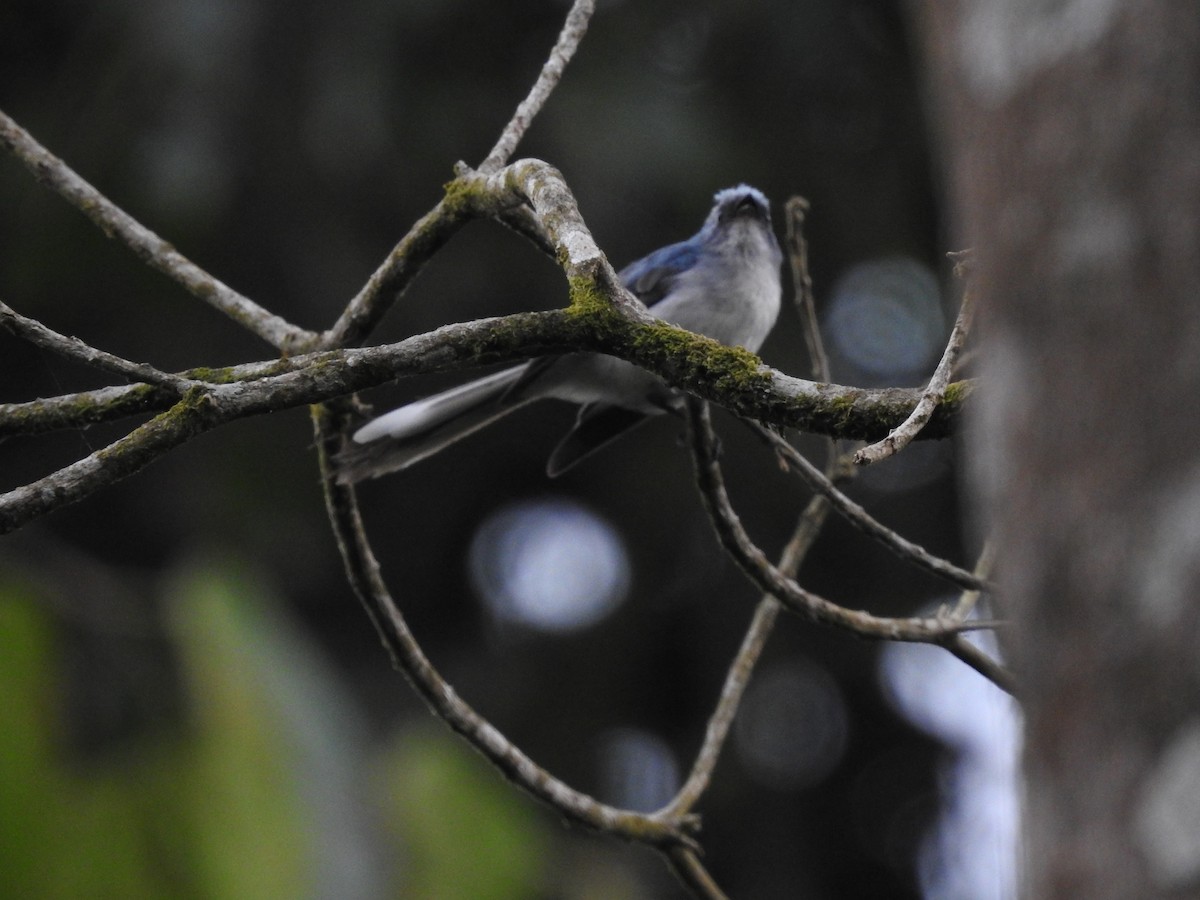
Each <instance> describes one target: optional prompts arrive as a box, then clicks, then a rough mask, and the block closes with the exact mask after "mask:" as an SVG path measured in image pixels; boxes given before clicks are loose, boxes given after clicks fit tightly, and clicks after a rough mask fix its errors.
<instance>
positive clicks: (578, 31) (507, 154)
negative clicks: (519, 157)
mask: <svg viewBox="0 0 1200 900" xmlns="http://www.w3.org/2000/svg"><path fill="white" fill-rule="evenodd" d="M595 6H596V5H595V3H594V0H575V2H574V3H573V4H572V5H571V10H570V12H568V13H567V20H566V22H564V23H563V27H562V31H561V32H560V33H559V35H558V41H557V42H556V43H555V45H554V47H553V49H552V50H551V51H550V55H549V56H548V57H547V58H546V62H545V63H544V64H543V65H542V71H541V74H539V75H538V78H537V81H535V82H534V84H533V87H532V88H530V89H529V94H528V95H527V96H526V97H525V99H524V100H522V101H521V103H520V105H519V106H517V111H516V112H515V113H514V114H513V117H512V119H511V120H510V121H509V123H508V124H507V125H506V126H505V127H504V131H503V132H502V133H501V135H500V139H499V140H498V141H496V146H494V147H492V149H491V151H490V152H489V153H488V155H487V158H486V159H485V160H484V161H483V162H482V163H480V164H479V171H481V172H484V173H490V172H495V171H497V170H498V169H500V167H501V166H503V165H504V164H505V163H507V162H508V160H509V159H510V158H511V157H512V155H513V152H514V151H515V150H516V149H517V144H518V143H520V141H521V138H523V137H524V136H525V132H526V131H527V130H528V129H529V126H530V125H531V124H533V120H534V117H535V116H537V114H538V113H539V112H540V111H541V109H542V106H543V105H545V103H546V101H547V100H548V99H549V98H550V94H551V92H552V91H553V90H554V89H555V88H556V87H557V86H558V82H559V80H560V79H561V78H562V74H563V71H564V70H565V69H566V67H567V63H569V62H570V61H571V57H572V56H574V55H575V51H576V50H577V49H579V43H580V41H582V40H583V36H584V35H585V34H587V27H588V21H589V20H590V19H591V17H592V13H593V12H594V11H595Z"/></svg>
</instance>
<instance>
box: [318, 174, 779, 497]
mask: <svg viewBox="0 0 1200 900" xmlns="http://www.w3.org/2000/svg"><path fill="white" fill-rule="evenodd" d="M782 259H783V254H782V251H781V250H780V248H779V242H778V240H777V239H776V237H775V233H774V231H773V229H772V226H771V209H770V203H769V202H768V201H767V198H766V196H765V195H764V194H763V193H762V192H761V191H759V190H758V189H757V188H753V187H750V186H749V185H746V184H739V185H737V186H736V187H731V188H726V189H724V190H721V191H718V192H717V193H716V194H715V195H714V196H713V206H712V209H711V211H710V212H709V213H708V216H707V218H706V219H705V220H704V224H703V226H702V227H701V228H700V230H699V231H698V232H696V234H694V235H693V236H692V237H690V238H688V239H687V240H685V241H680V242H678V243H675V244H669V245H668V246H665V247H661V248H659V249H658V250H655V251H654V252H652V253H650V254H648V255H647V256H644V257H642V258H641V259H639V260H637V261H635V262H633V263H630V264H629V265H628V266H626V267H625V268H624V269H622V270H621V271H620V272H619V273H618V276H619V278H620V280H621V283H622V284H623V285H624V286H625V288H626V289H628V290H629V291H630V292H631V293H633V294H634V295H635V296H636V297H637V298H638V299H639V300H641V301H642V302H643V303H644V304H645V305H646V306H647V307H648V308H649V310H650V313H651V314H652V315H654V316H655V317H657V318H659V319H661V320H663V321H665V322H668V323H670V324H672V325H677V326H679V327H680V328H685V329H687V330H688V331H693V332H695V333H697V334H702V335H705V336H707V337H710V338H712V339H714V340H716V341H719V342H720V343H722V344H726V345H728V346H731V347H744V348H745V349H747V350H750V351H752V352H757V351H758V349H759V347H760V346H762V343H763V341H764V340H766V338H767V335H768V334H769V333H770V331H771V329H772V328H773V327H774V325H775V320H776V319H777V318H778V315H779V306H780V296H781V293H782V283H781V279H780V265H781V263H782ZM544 398H555V399H559V400H566V401H569V402H572V403H575V404H578V406H579V411H578V415H577V416H576V419H575V423H574V425H573V426H572V427H571V430H570V431H568V432H567V434H566V436H565V437H564V438H563V439H562V440H561V441H560V442H559V444H558V446H557V447H555V448H554V451H553V452H552V453H551V455H550V459H549V461H548V462H547V464H546V474H547V475H548V476H549V477H551V478H554V477H556V476H558V475H561V474H563V473H564V472H566V471H568V470H569V469H571V468H572V467H574V466H575V465H576V464H577V463H579V462H580V461H582V460H583V459H586V458H587V457H589V456H591V455H592V454H593V453H594V452H596V451H597V450H599V449H600V448H601V447H604V446H606V445H608V444H609V443H610V442H612V441H613V440H615V439H616V438H618V437H620V436H621V435H623V434H625V433H626V432H628V431H629V430H630V429H632V428H634V427H636V426H637V425H639V424H641V423H642V422H644V421H646V420H648V419H650V418H652V417H654V416H657V415H661V414H664V413H672V414H675V415H680V414H681V413H682V409H683V395H682V394H681V393H680V392H679V391H678V390H676V389H674V388H671V387H669V386H668V385H667V384H666V383H665V382H664V381H662V379H660V378H659V377H658V376H656V375H654V374H652V373H650V372H647V371H646V370H644V369H640V368H638V367H637V366H636V365H634V364H633V363H630V362H626V361H624V360H621V359H618V358H616V357H614V356H607V355H605V354H601V353H592V352H572V353H563V354H555V355H551V356H543V357H537V358H535V359H532V360H530V361H528V362H525V363H522V364H520V365H517V366H513V367H510V368H507V369H504V370H502V371H500V372H496V373H494V374H491V375H486V376H484V377H482V378H477V379H475V380H473V381H469V382H466V383H465V384H461V385H459V386H457V387H452V388H450V389H449V390H446V391H443V392H441V393H438V394H434V395H432V396H429V397H426V398H424V399H422V400H416V401H414V402H411V403H408V404H406V405H404V406H401V407H399V408H397V409H394V410H392V411H391V412H388V413H385V414H383V415H381V416H379V417H378V418H374V419H371V420H370V421H368V422H367V423H366V424H364V425H362V426H361V427H360V428H358V430H357V431H355V432H354V434H353V437H352V439H351V441H350V443H349V446H348V448H347V449H346V450H344V451H343V452H342V453H340V454H339V455H338V457H337V460H336V463H337V478H338V480H339V481H340V482H342V483H344V484H349V483H354V482H357V481H361V480H364V479H366V478H375V477H378V476H380V475H384V474H387V473H389V472H395V471H399V470H402V469H406V468H408V467H409V466H411V465H412V464H413V463H416V462H418V461H420V460H422V459H425V458H426V457H428V456H431V455H433V454H435V453H437V452H439V451H440V450H442V449H443V448H445V447H446V446H448V445H449V444H451V443H454V442H455V441H458V440H460V439H462V438H464V437H466V436H467V435H469V434H472V433H474V432H476V431H478V430H479V429H481V428H483V427H484V426H486V425H489V424H491V423H492V422H494V421H495V420H497V419H499V418H501V417H502V416H505V415H507V414H508V413H510V412H512V411H513V410H515V409H518V408H520V407H522V406H524V405H525V404H527V403H530V402H532V401H534V400H540V399H544Z"/></svg>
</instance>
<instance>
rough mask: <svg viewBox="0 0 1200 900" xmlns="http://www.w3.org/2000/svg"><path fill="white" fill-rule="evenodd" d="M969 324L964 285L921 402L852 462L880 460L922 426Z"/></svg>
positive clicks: (947, 377)
mask: <svg viewBox="0 0 1200 900" xmlns="http://www.w3.org/2000/svg"><path fill="white" fill-rule="evenodd" d="M970 328H971V291H970V290H969V289H967V290H964V291H963V298H962V306H960V307H959V310H958V318H957V319H956V320H955V322H954V328H953V330H951V332H950V339H949V341H947V343H946V349H945V351H944V352H943V353H942V359H941V362H939V363H938V365H937V368H936V369H935V370H934V372H933V377H932V378H930V379H929V384H928V386H927V387H926V388H925V392H924V393H923V394H922V395H921V402H920V403H918V404H917V405H916V406H915V407H914V408H913V411H912V412H911V413H909V415H908V418H906V419H905V420H904V421H903V422H902V423H901V424H900V425H898V426H896V427H895V428H894V429H892V431H891V432H890V433H889V434H888V436H887V437H885V438H884V439H883V440H881V441H878V442H876V443H874V444H871V445H869V446H867V447H863V448H862V449H861V450H859V451H858V452H857V453H855V454H854V462H855V465H859V466H866V465H870V464H871V463H876V462H879V461H880V460H882V459H887V458H888V457H889V456H892V455H893V454H896V453H898V452H900V451H901V450H903V449H904V448H905V447H907V446H908V445H909V444H910V443H912V440H913V438H915V437H916V436H917V433H918V432H920V430H921V429H922V428H924V427H925V424H926V423H927V422H928V421H929V419H930V417H931V416H932V415H933V411H934V410H935V409H936V408H937V406H938V404H939V403H941V402H942V399H943V398H944V397H945V396H946V388H947V386H948V385H949V384H950V377H951V375H952V374H953V373H954V364H955V361H956V360H957V359H958V355H959V354H960V353H961V352H962V348H963V344H964V343H965V342H966V340H967V332H968V331H969V330H970Z"/></svg>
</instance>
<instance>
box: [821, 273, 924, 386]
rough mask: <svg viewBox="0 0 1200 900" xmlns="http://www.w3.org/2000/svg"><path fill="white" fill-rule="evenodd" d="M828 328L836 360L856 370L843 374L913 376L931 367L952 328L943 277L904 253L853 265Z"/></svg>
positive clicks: (896, 379)
mask: <svg viewBox="0 0 1200 900" xmlns="http://www.w3.org/2000/svg"><path fill="white" fill-rule="evenodd" d="M824 328H825V334H826V335H827V336H828V337H829V341H830V343H831V345H832V347H831V349H832V350H833V351H834V355H835V359H834V362H835V365H837V367H838V368H842V367H848V368H849V369H850V370H851V371H850V372H848V373H846V374H845V375H841V376H839V377H842V378H845V377H846V376H847V375H849V376H853V380H854V381H855V382H856V383H864V384H875V383H894V384H904V383H907V382H909V381H912V380H913V379H915V378H916V377H917V376H918V375H922V374H924V373H925V369H926V368H928V367H929V366H930V364H931V361H932V360H933V357H934V354H935V353H936V352H937V350H938V349H939V344H940V343H941V341H942V337H943V335H944V332H945V328H946V318H945V315H944V314H943V312H942V304H941V293H940V291H939V289H938V282H937V277H936V276H935V275H934V273H933V272H932V271H931V270H930V269H929V267H928V266H925V265H922V264H921V263H919V262H917V261H916V260H914V259H910V258H908V257H904V256H895V257H886V258H883V259H874V260H868V261H867V262H863V263H859V264H858V265H856V266H852V267H851V268H850V269H849V270H848V271H847V272H846V273H845V274H844V275H842V277H841V278H839V279H838V281H837V283H836V284H835V285H834V288H833V293H832V295H831V296H830V300H829V308H828V311H827V312H826V315H825V324H824ZM835 374H837V373H836V372H835Z"/></svg>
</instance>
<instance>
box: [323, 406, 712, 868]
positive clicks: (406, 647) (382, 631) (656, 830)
mask: <svg viewBox="0 0 1200 900" xmlns="http://www.w3.org/2000/svg"><path fill="white" fill-rule="evenodd" d="M313 414H314V425H315V429H316V435H317V446H318V453H319V459H320V465H321V476H322V483H323V485H324V490H325V505H326V510H327V512H328V514H329V519H330V523H331V524H332V526H333V530H334V534H335V536H336V538H337V541H338V548H339V549H340V551H341V554H342V560H343V562H344V564H345V566H346V575H347V577H348V579H349V580H350V584H351V587H353V589H354V592H355V593H356V594H357V595H358V597H359V599H360V600H361V601H362V604H363V606H364V608H365V609H366V611H367V615H368V616H369V617H370V619H371V622H372V623H373V624H374V626H375V629H376V631H377V633H378V634H379V637H380V639H381V640H382V642H383V645H384V647H385V648H386V649H387V651H388V653H389V654H390V655H391V657H392V661H393V663H394V664H395V665H396V667H397V668H398V669H399V670H400V671H401V672H403V673H404V675H405V677H406V678H407V679H408V680H409V683H410V684H412V686H413V688H414V689H415V690H416V691H417V693H418V694H419V695H420V696H421V697H422V698H423V699H424V700H425V702H426V703H427V704H428V705H429V707H430V709H431V710H432V711H433V712H434V714H435V715H437V716H438V718H440V719H441V720H442V721H444V722H445V723H446V724H447V725H449V726H450V727H451V728H452V729H453V730H454V731H456V732H458V733H459V734H460V735H462V736H463V737H464V738H465V739H466V740H467V741H468V742H469V743H470V744H471V746H473V747H474V748H475V749H476V750H478V751H479V752H480V753H482V754H483V755H484V757H485V758H487V759H488V761H490V762H491V763H492V764H493V765H494V766H495V767H496V768H497V769H499V770H500V771H501V772H502V773H503V774H504V776H505V777H506V778H508V779H509V780H510V781H512V782H513V783H514V784H515V785H517V787H519V788H521V789H522V790H524V791H525V792H526V793H528V794H530V795H532V796H533V797H535V798H537V799H538V800H541V801H542V802H544V803H546V804H548V805H550V806H551V807H553V808H554V809H555V810H557V811H558V812H559V813H561V814H562V815H564V816H566V817H567V818H568V819H570V820H572V821H574V822H577V823H579V824H581V825H585V826H587V827H589V828H593V829H596V830H598V831H602V832H604V833H607V834H613V835H616V836H618V837H623V838H626V839H628V840H635V841H639V842H641V843H646V844H650V845H652V846H657V847H673V846H686V847H691V848H695V842H694V840H693V839H692V838H691V837H690V836H689V835H688V834H687V833H686V832H685V831H684V830H683V827H682V826H681V824H680V823H679V822H668V821H664V820H661V819H657V818H654V817H652V816H648V815H645V814H642V813H637V812H632V811H630V810H624V809H618V808H616V807H612V806H608V805H606V804H603V803H600V802H598V801H597V800H595V799H594V798H592V797H590V796H588V795H587V794H583V793H581V792H579V791H576V790H574V789H573V788H571V787H570V786H568V785H567V784H565V783H564V782H562V781H560V780H558V779H557V778H555V777H554V776H553V775H551V774H550V773H548V772H546V771H545V770H544V769H542V768H541V767H540V766H538V765H537V763H535V762H534V761H533V760H532V759H530V758H529V757H528V756H526V755H525V754H524V753H523V752H521V750H520V749H519V748H517V747H516V746H515V745H514V744H512V743H511V742H510V741H509V740H508V739H507V738H505V737H504V735H503V734H501V733H500V731H499V730H497V729H496V727H495V726H494V725H492V724H491V723H490V722H489V721H488V720H487V719H485V718H484V717H483V716H481V715H479V713H477V712H476V711H475V710H474V709H472V708H471V707H470V706H469V705H468V704H467V703H466V702H464V701H463V700H462V699H461V698H460V697H459V696H458V694H457V693H456V692H455V691H454V689H453V688H452V687H451V686H450V685H449V684H448V683H447V682H446V680H445V679H443V678H442V676H441V674H440V673H439V672H438V671H437V669H436V668H435V667H434V665H433V664H432V663H431V662H430V660H429V659H428V657H426V656H425V654H424V652H423V651H422V650H421V647H420V645H419V644H418V643H417V640H416V638H415V637H414V635H413V634H412V632H411V631H410V630H409V628H408V623H407V622H406V621H405V619H404V615H403V613H401V611H400V609H399V607H398V606H397V605H396V602H395V600H394V599H393V598H392V596H391V594H390V592H389V591H388V589H387V586H386V585H385V584H384V582H383V579H382V577H381V575H380V572H379V563H378V562H377V561H376V559H375V555H374V553H373V552H372V551H371V547H370V544H369V543H368V540H367V536H366V532H365V531H364V529H363V523H362V518H361V516H360V514H359V510H358V502H357V499H356V496H355V493H354V489H353V487H351V486H347V485H342V484H339V483H337V481H336V478H335V473H334V470H333V468H332V465H331V462H330V460H331V459H332V457H333V456H334V455H336V453H337V452H338V451H339V450H340V449H341V444H342V441H343V440H344V438H343V437H342V431H343V424H344V423H343V422H341V421H338V418H340V417H339V416H338V414H337V413H335V412H333V411H331V410H330V409H329V408H328V407H316V408H314V413H313Z"/></svg>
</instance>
